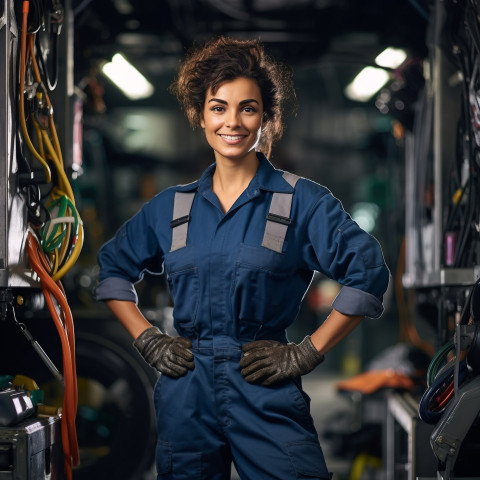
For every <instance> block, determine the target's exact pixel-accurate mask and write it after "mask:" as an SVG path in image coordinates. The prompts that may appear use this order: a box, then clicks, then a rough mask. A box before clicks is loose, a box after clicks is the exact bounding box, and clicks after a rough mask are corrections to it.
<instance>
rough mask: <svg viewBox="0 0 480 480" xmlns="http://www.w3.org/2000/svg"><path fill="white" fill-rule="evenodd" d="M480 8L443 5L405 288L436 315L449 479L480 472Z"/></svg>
mask: <svg viewBox="0 0 480 480" xmlns="http://www.w3.org/2000/svg"><path fill="white" fill-rule="evenodd" d="M479 12H480V5H479V4H478V2H477V1H475V0H469V1H466V2H443V1H436V2H434V5H433V8H432V10H431V23H430V31H429V35H428V38H427V43H428V46H429V56H428V58H427V59H426V68H425V78H426V85H425V90H424V92H423V94H422V95H421V97H420V100H419V102H418V105H417V110H416V115H415V121H414V126H413V129H412V131H411V132H409V133H408V135H407V144H406V195H405V198H406V268H405V274H404V276H403V285H404V287H406V288H407V289H410V290H411V291H413V292H415V294H416V299H417V302H419V303H422V302H423V303H425V304H428V305H429V306H430V309H429V311H431V312H432V311H433V312H436V314H435V315H434V316H433V318H432V316H430V322H431V325H432V327H434V328H435V330H436V332H437V337H436V345H435V350H436V354H435V356H434V357H433V359H432V362H431V364H430V368H429V372H428V374H427V390H426V391H425V393H424V395H423V397H422V399H421V400H420V405H419V416H420V418H421V419H422V420H423V421H424V422H426V423H427V424H432V425H435V428H434V429H433V431H432V433H431V436H430V446H431V449H432V450H433V453H434V455H435V458H436V459H437V464H438V465H437V472H432V474H431V477H432V478H433V477H434V475H436V478H438V479H442V480H453V479H454V478H480V469H479V468H478V462H476V461H475V460H476V458H478V453H479V451H480V431H479V430H478V414H479V411H480V408H479V405H480V387H479V385H480V384H479V377H478V373H479V369H478V363H479V361H480V350H479V348H478V347H479V345H478V321H479V317H480V315H479V313H478V310H479V308H480V298H479V295H478V290H479V288H478V284H479V278H480V210H479V207H480V198H479V194H480V190H479V188H478V186H479V173H480V121H479V120H480V117H479V112H480V102H479V99H480V83H479V79H480V78H479V68H480V23H479V21H478V18H479V16H478V13H479ZM475 317H476V318H475ZM424 448H427V446H426V445H425V446H424ZM429 478H430V477H429Z"/></svg>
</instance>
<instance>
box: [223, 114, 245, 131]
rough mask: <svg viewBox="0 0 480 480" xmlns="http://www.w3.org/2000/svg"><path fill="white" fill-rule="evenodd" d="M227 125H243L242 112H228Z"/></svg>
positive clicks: (231, 126) (233, 126)
mask: <svg viewBox="0 0 480 480" xmlns="http://www.w3.org/2000/svg"><path fill="white" fill-rule="evenodd" d="M225 125H226V126H227V127H229V128H236V127H239V126H240V125H241V120H240V114H239V113H238V112H234V111H230V112H228V113H227V117H226V120H225Z"/></svg>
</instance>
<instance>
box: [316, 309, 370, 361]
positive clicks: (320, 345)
mask: <svg viewBox="0 0 480 480" xmlns="http://www.w3.org/2000/svg"><path fill="white" fill-rule="evenodd" d="M363 318H364V317H363V316H362V315H344V314H343V313H340V312H339V311H338V310H335V309H333V310H332V312H331V313H330V315H329V316H328V318H327V319H326V320H325V321H324V322H323V323H322V324H321V325H320V327H318V329H317V330H315V332H314V333H312V335H311V336H310V340H311V341H312V343H313V346H314V347H315V348H316V349H317V351H318V352H319V353H320V354H322V355H325V354H326V353H327V352H328V351H330V350H331V349H332V348H333V347H334V346H335V345H337V344H338V343H340V341H342V340H343V339H344V338H345V337H346V336H348V334H349V333H350V332H352V331H353V330H354V329H355V328H356V327H357V326H358V325H359V324H360V322H361V321H362V320H363Z"/></svg>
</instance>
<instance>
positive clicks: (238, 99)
mask: <svg viewBox="0 0 480 480" xmlns="http://www.w3.org/2000/svg"><path fill="white" fill-rule="evenodd" d="M262 117H263V103H262V94H261V92H260V88H259V87H258V85H257V83H256V82H255V81H254V80H252V79H250V78H244V77H239V78H236V79H235V80H232V81H228V82H224V83H222V84H221V85H220V87H219V88H218V89H217V91H216V92H215V94H213V93H212V91H211V89H210V90H209V91H208V92H207V95H206V97H205V105H204V107H203V112H202V118H201V126H202V128H204V129H205V136H206V138H207V141H208V143H209V145H210V146H211V147H212V148H213V150H214V151H215V158H216V160H217V162H218V161H219V160H220V161H221V160H230V161H235V162H238V161H239V160H243V159H246V158H248V159H252V160H253V159H255V161H256V154H255V147H256V146H257V145H258V142H259V140H260V135H261V129H262Z"/></svg>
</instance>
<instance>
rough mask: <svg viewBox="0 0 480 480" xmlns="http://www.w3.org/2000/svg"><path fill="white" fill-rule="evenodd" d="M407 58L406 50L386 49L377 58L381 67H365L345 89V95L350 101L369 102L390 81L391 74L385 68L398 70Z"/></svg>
mask: <svg viewBox="0 0 480 480" xmlns="http://www.w3.org/2000/svg"><path fill="white" fill-rule="evenodd" d="M406 58H407V53H406V52H405V51H404V50H401V49H399V48H392V47H388V48H386V49H385V50H384V51H383V52H382V53H380V54H379V55H377V57H376V58H375V63H376V64H377V65H378V66H379V67H378V68H377V67H365V68H364V69H362V70H361V71H360V73H359V74H358V75H357V76H356V77H355V78H354V79H353V81H352V82H351V83H349V84H348V85H347V87H346V88H345V95H346V96H347V97H348V98H349V99H350V100H355V101H357V102H367V101H368V100H370V98H372V97H373V95H375V94H376V93H377V92H378V91H379V90H380V89H381V88H382V87H383V86H384V85H385V84H386V83H387V82H388V80H389V79H390V74H389V73H388V71H386V70H385V68H388V69H394V68H397V67H399V66H400V65H401V64H402V63H403V62H404V61H405V59H406ZM380 67H383V68H380Z"/></svg>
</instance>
